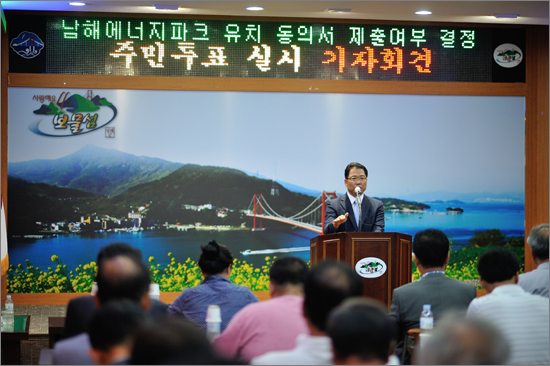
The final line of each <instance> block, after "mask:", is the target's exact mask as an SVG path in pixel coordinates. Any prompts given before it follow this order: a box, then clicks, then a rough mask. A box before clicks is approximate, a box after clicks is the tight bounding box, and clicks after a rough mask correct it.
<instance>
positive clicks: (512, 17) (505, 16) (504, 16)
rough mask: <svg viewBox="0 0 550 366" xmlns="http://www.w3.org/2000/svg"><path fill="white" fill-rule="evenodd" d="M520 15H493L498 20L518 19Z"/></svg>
mask: <svg viewBox="0 0 550 366" xmlns="http://www.w3.org/2000/svg"><path fill="white" fill-rule="evenodd" d="M518 16H519V14H493V17H495V18H497V19H517V18H518Z"/></svg>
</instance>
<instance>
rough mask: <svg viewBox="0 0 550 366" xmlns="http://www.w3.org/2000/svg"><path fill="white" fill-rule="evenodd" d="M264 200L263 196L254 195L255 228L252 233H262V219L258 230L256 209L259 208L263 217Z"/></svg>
mask: <svg viewBox="0 0 550 366" xmlns="http://www.w3.org/2000/svg"><path fill="white" fill-rule="evenodd" d="M262 199H263V196H262V195H261V194H254V198H253V200H254V227H253V228H252V231H262V230H263V228H262V219H259V220H260V227H259V228H256V207H258V210H259V211H260V216H263V214H264V213H263V207H262Z"/></svg>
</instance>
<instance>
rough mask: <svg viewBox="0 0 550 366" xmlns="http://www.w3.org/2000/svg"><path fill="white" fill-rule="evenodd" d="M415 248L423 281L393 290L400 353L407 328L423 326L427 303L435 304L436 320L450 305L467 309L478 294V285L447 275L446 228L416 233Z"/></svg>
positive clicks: (394, 315) (414, 251)
mask: <svg viewBox="0 0 550 366" xmlns="http://www.w3.org/2000/svg"><path fill="white" fill-rule="evenodd" d="M412 251H413V253H414V263H415V264H416V267H417V268H418V270H419V272H420V274H421V275H422V277H421V278H420V280H419V281H415V282H412V283H408V284H406V285H404V286H401V287H398V288H396V289H395V290H393V297H392V302H391V307H390V314H389V316H390V318H392V319H393V320H394V321H395V323H396V324H397V327H398V338H397V339H398V341H399V343H398V345H397V353H396V354H397V355H398V356H400V355H401V352H402V349H403V340H404V337H405V335H406V334H407V331H408V330H409V329H412V328H419V326H420V313H421V312H422V306H423V305H424V304H430V305H431V309H432V312H433V315H434V322H435V323H437V321H438V320H439V319H440V318H441V317H442V315H443V314H444V313H445V312H446V311H448V310H450V309H456V310H458V311H464V312H465V311H466V309H468V305H469V304H470V302H471V301H472V300H473V299H475V298H476V296H477V291H476V289H475V287H473V286H471V285H468V284H466V283H464V282H461V281H458V280H455V279H452V278H449V277H447V276H446V275H445V267H446V266H447V263H448V262H449V239H447V236H446V235H445V234H444V233H443V232H442V231H440V230H436V229H427V230H424V231H419V232H418V233H416V235H415V236H414V240H413V247H412ZM406 361H408V356H407V357H406Z"/></svg>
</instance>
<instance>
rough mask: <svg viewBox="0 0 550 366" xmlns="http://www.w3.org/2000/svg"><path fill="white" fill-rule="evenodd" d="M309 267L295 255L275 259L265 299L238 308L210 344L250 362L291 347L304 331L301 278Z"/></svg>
mask: <svg viewBox="0 0 550 366" xmlns="http://www.w3.org/2000/svg"><path fill="white" fill-rule="evenodd" d="M308 272H309V268H308V266H307V263H306V262H304V261H303V260H302V259H300V258H297V257H283V258H279V259H277V260H276V261H275V262H273V264H272V265H271V268H270V269H269V293H270V295H271V299H270V300H268V301H263V302H258V303H254V304H250V305H248V306H246V307H244V308H243V309H241V310H240V311H239V312H238V313H237V314H235V316H234V317H233V319H231V321H230V322H229V324H228V326H227V328H226V329H225V330H224V331H223V333H222V334H221V335H220V336H219V337H217V338H216V339H215V340H214V347H215V348H216V350H217V351H218V352H220V354H222V355H223V356H226V357H228V358H235V359H239V360H241V361H243V362H247V363H248V362H250V360H251V359H252V358H254V357H256V356H259V355H263V354H264V353H266V352H269V351H283V350H289V349H292V348H294V345H295V339H296V337H297V336H298V334H302V333H308V332H309V329H308V327H307V324H306V320H305V318H304V315H303V311H302V309H303V305H304V281H305V278H306V275H307V273H308Z"/></svg>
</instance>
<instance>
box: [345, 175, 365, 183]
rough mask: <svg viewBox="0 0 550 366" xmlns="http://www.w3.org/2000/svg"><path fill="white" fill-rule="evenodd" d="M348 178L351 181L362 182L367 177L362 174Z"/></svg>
mask: <svg viewBox="0 0 550 366" xmlns="http://www.w3.org/2000/svg"><path fill="white" fill-rule="evenodd" d="M348 180H351V181H352V182H354V183H355V182H364V181H366V180H367V177H365V176H362V177H349V178H348Z"/></svg>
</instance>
